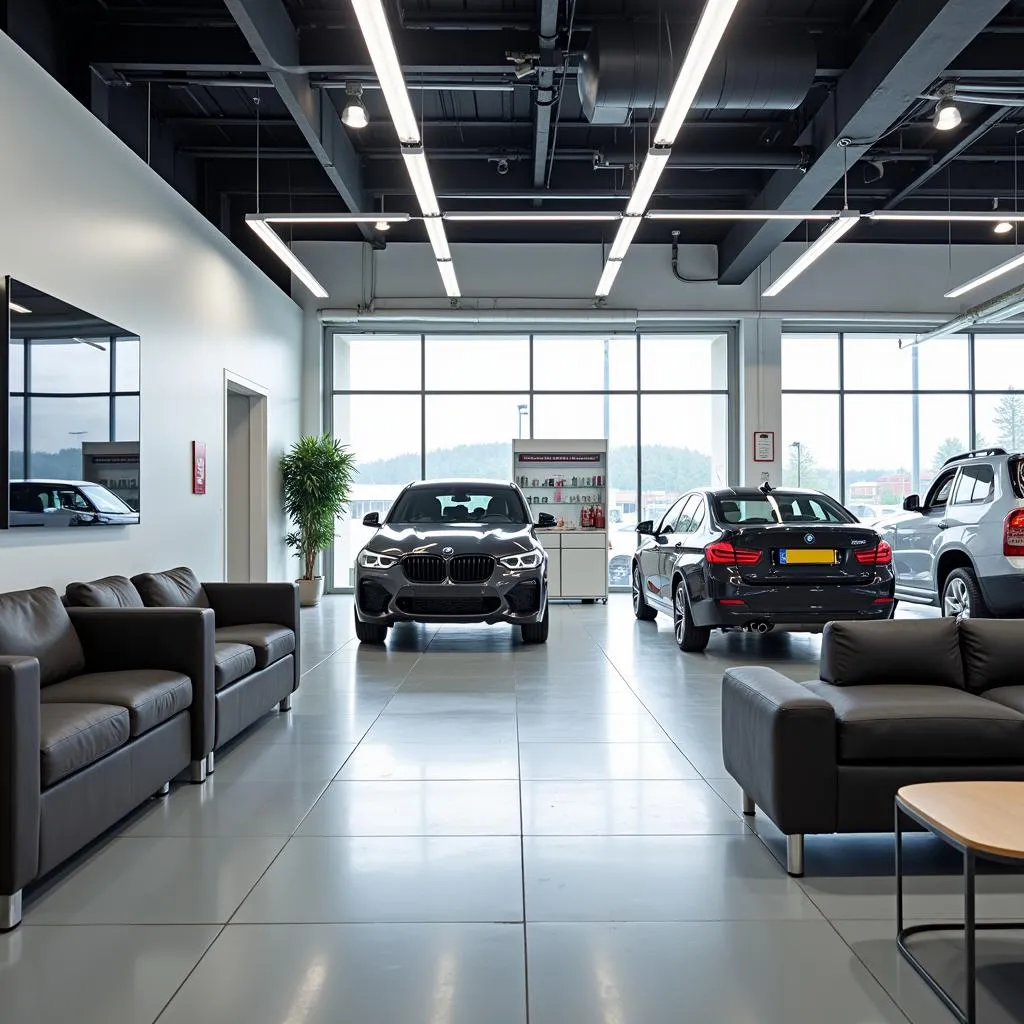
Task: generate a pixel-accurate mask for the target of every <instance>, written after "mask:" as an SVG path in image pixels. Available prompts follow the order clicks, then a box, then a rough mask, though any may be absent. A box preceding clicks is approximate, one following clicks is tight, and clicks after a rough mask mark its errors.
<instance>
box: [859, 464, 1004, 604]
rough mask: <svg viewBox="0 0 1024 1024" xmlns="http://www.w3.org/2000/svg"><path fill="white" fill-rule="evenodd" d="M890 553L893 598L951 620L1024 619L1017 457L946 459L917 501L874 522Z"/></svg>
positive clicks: (913, 497) (911, 500)
mask: <svg viewBox="0 0 1024 1024" xmlns="http://www.w3.org/2000/svg"><path fill="white" fill-rule="evenodd" d="M874 525H875V529H877V530H878V531H879V532H880V533H881V534H882V536H883V537H884V538H885V539H886V540H887V541H888V542H889V544H890V545H891V546H892V549H893V555H894V563H895V569H896V596H897V598H899V599H901V600H904V601H912V602H915V603H917V604H929V605H937V606H938V607H939V608H941V609H942V614H943V615H946V616H950V617H953V618H986V617H989V616H992V617H998V618H1013V617H1022V616H1024V455H1008V454H1007V453H1006V452H1005V451H1004V450H1003V449H1002V448H986V449H984V450H982V451H974V452H965V453H964V454H963V455H956V456H954V457H953V458H951V459H949V460H947V461H946V463H945V464H944V465H943V467H942V469H940V470H939V472H938V474H937V475H936V477H935V480H934V481H933V483H932V485H931V488H930V489H929V491H928V494H927V495H926V497H925V499H924V501H922V500H921V498H920V496H919V495H917V494H912V495H910V497H909V498H907V499H906V501H904V503H903V512H900V513H898V514H897V515H894V516H888V517H886V518H884V519H882V520H881V521H880V522H877V523H875V524H874Z"/></svg>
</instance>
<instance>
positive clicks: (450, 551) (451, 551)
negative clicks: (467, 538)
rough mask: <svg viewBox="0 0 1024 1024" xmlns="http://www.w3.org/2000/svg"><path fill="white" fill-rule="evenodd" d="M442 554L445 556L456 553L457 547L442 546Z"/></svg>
mask: <svg viewBox="0 0 1024 1024" xmlns="http://www.w3.org/2000/svg"><path fill="white" fill-rule="evenodd" d="M441 554H442V555H444V556H445V557H448V556H450V555H454V554H455V548H441Z"/></svg>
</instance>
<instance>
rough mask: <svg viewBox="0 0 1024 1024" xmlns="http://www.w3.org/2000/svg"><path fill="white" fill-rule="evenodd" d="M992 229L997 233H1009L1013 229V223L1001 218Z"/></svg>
mask: <svg viewBox="0 0 1024 1024" xmlns="http://www.w3.org/2000/svg"><path fill="white" fill-rule="evenodd" d="M992 230H993V231H994V232H995V233H996V234H997V235H1008V234H1009V233H1010V232H1011V231H1012V230H1013V225H1012V224H1011V223H1010V222H1009V221H1008V220H1001V221H1000V222H999V223H998V224H997V225H996V226H995V227H994V228H993V229H992Z"/></svg>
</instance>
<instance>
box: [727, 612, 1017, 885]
mask: <svg viewBox="0 0 1024 1024" xmlns="http://www.w3.org/2000/svg"><path fill="white" fill-rule="evenodd" d="M819 675H820V678H819V679H817V680H813V681H811V682H805V683H800V682H795V681H793V680H792V679H789V678H787V677H786V676H783V675H781V674H780V673H778V672H776V671H774V670H772V669H769V668H735V669H730V670H729V671H728V672H726V673H725V678H724V680H723V684H722V747H723V755H724V759H725V766H726V768H727V770H728V771H729V774H730V775H732V777H733V778H734V779H735V780H736V781H737V782H738V783H739V784H740V786H741V787H742V789H743V793H744V799H743V803H744V807H743V809H744V812H745V813H747V814H753V813H754V809H755V807H756V808H759V809H760V810H762V811H763V812H764V813H765V814H766V815H767V816H768V817H769V818H770V819H771V820H772V821H773V822H774V823H775V824H776V825H777V826H778V828H779V829H780V830H781V831H782V832H783V833H784V834H785V835H786V836H787V839H788V865H787V866H788V869H789V873H790V874H792V875H801V874H803V862H804V856H803V854H804V836H805V835H811V834H823V833H836V832H843V833H853V832H891V831H892V830H893V818H894V809H893V801H894V798H895V795H896V791H897V790H898V789H899V788H900V787H901V786H906V785H910V784H912V783H917V782H939V781H947V780H957V779H965V780H970V779H1024V623H1021V622H1019V621H1009V620H1001V621H996V620H981V619H975V620H965V621H963V622H961V623H960V624H959V625H958V624H957V623H956V622H955V621H954V620H952V619H934V620H916V621H915V620H896V621H887V622H863V623H857V622H843V623H840V622H834V623H830V624H829V625H828V626H827V627H826V628H825V632H824V636H823V639H822V648H821V667H820V673H819Z"/></svg>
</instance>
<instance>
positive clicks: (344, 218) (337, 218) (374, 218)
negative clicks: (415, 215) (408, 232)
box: [245, 213, 412, 224]
mask: <svg viewBox="0 0 1024 1024" xmlns="http://www.w3.org/2000/svg"><path fill="white" fill-rule="evenodd" d="M245 219H246V220H247V221H253V220H262V221H266V223H267V224H377V223H378V222H380V221H387V222H388V223H389V224H405V223H407V222H408V221H410V220H412V217H411V216H410V215H409V214H407V213H247V214H246V215H245Z"/></svg>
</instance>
